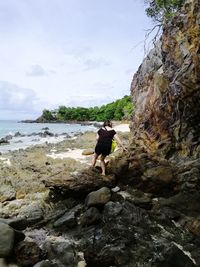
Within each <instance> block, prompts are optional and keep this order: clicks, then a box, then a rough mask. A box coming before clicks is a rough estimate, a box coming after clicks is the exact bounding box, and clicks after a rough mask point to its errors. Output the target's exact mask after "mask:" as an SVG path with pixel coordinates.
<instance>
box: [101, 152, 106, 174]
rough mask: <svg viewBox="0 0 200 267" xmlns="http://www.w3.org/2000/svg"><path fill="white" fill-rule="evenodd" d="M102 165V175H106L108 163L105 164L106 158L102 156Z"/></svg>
mask: <svg viewBox="0 0 200 267" xmlns="http://www.w3.org/2000/svg"><path fill="white" fill-rule="evenodd" d="M100 165H101V170H102V173H101V174H102V175H106V163H105V156H102V155H101V159H100Z"/></svg>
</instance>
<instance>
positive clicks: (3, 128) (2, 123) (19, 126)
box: [0, 120, 96, 153]
mask: <svg viewBox="0 0 200 267" xmlns="http://www.w3.org/2000/svg"><path fill="white" fill-rule="evenodd" d="M47 128H48V131H49V132H51V133H53V134H54V135H56V136H53V137H51V136H47V137H41V136H39V135H38V133H43V132H44V131H45V129H47ZM95 130H96V127H95V126H93V125H83V124H78V123H77V124H76V123H23V122H19V121H14V120H0V139H1V138H4V137H6V136H8V135H11V136H12V139H10V140H9V144H2V145H0V152H1V153H6V152H9V151H13V150H18V149H24V148H27V147H30V146H34V145H38V144H43V143H46V142H47V143H57V142H61V141H62V140H64V139H65V138H66V134H67V135H69V136H70V137H73V136H75V135H76V134H78V133H84V132H86V131H95ZM16 133H20V134H21V135H23V136H16V137H15V136H14V135H15V134H16Z"/></svg>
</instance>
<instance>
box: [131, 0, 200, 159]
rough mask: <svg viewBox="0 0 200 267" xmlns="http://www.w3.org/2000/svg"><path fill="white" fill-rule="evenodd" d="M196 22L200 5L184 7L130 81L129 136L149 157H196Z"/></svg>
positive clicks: (199, 109) (199, 88)
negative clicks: (154, 154)
mask: <svg viewBox="0 0 200 267" xmlns="http://www.w3.org/2000/svg"><path fill="white" fill-rule="evenodd" d="M199 19H200V5H199V1H198V0H190V1H187V3H186V5H185V6H184V8H183V10H182V12H181V15H180V14H178V15H177V16H176V17H175V18H174V19H173V20H172V22H171V23H169V24H168V25H166V26H165V27H164V30H163V34H162V37H161V39H160V41H159V42H158V43H157V45H156V47H155V48H154V49H153V50H152V51H151V52H150V54H149V55H148V56H147V58H146V59H145V60H144V62H143V64H142V65H141V66H140V67H139V69H138V71H137V73H136V74H135V75H134V77H133V81H132V84H131V94H132V97H133V101H134V104H135V116H134V117H133V122H132V132H133V136H134V139H135V140H136V142H137V143H138V144H139V145H141V146H143V147H144V148H145V149H146V150H147V151H148V152H150V153H155V152H157V150H159V153H160V154H161V155H163V156H167V157H171V156H174V155H175V152H176V156H191V155H192V156H195V157H199V155H200V139H199V132H200V116H199V113H200V105H199V104H200V75H199V73H200V64H199V62H200V53H199V51H200V26H199Z"/></svg>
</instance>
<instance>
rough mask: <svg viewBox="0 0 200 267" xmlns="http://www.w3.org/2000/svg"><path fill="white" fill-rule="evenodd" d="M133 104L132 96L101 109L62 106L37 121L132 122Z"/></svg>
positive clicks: (45, 113)
mask: <svg viewBox="0 0 200 267" xmlns="http://www.w3.org/2000/svg"><path fill="white" fill-rule="evenodd" d="M132 112H133V104H132V101H131V97H130V96H127V95H126V96H124V97H123V98H122V99H118V100H116V101H114V102H112V103H109V104H107V105H102V106H101V107H97V106H95V107H90V108H85V107H76V108H75V107H65V106H60V107H59V108H58V109H57V110H56V111H55V110H52V111H49V110H47V109H45V110H43V113H42V116H41V117H39V118H38V119H37V121H43V122H44V121H55V120H56V121H105V120H123V119H124V120H130V117H131V114H132Z"/></svg>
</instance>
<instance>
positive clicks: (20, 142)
mask: <svg viewBox="0 0 200 267" xmlns="http://www.w3.org/2000/svg"><path fill="white" fill-rule="evenodd" d="M94 123H95V122H93V123H92V124H90V125H88V126H94ZM113 124H114V127H113V129H115V130H116V131H117V132H118V131H120V132H128V131H130V129H129V124H128V123H120V122H113ZM79 125H80V126H83V127H84V126H87V125H82V124H79ZM101 126H102V124H101V125H99V126H98V128H100V127H101ZM98 128H97V125H96V126H94V128H88V129H86V128H85V129H84V128H83V129H81V128H79V129H77V130H75V131H74V130H71V131H69V130H68V131H69V133H68V132H65V133H60V134H58V133H54V132H51V131H52V129H51V131H49V128H48V127H44V128H42V129H40V130H39V131H38V132H32V133H31V134H23V133H20V132H16V133H14V134H8V135H6V136H4V137H2V138H1V139H0V141H1V140H2V144H0V154H5V153H9V152H12V151H16V150H20V149H26V148H28V147H34V146H38V145H43V144H46V145H48V144H56V143H59V142H62V141H64V140H65V139H72V138H74V137H76V136H78V135H81V134H83V133H85V132H87V131H91V132H96V131H97V129H98Z"/></svg>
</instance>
